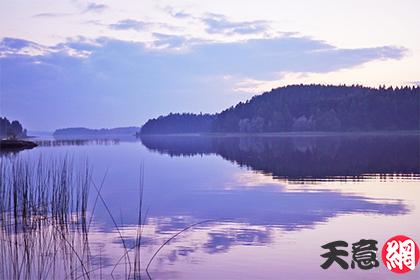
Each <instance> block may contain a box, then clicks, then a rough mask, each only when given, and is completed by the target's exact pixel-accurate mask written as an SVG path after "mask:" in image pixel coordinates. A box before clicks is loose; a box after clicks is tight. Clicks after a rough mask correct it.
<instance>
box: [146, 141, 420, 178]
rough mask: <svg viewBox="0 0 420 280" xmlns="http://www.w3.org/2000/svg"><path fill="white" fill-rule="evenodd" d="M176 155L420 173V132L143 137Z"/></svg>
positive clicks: (301, 174)
mask: <svg viewBox="0 0 420 280" xmlns="http://www.w3.org/2000/svg"><path fill="white" fill-rule="evenodd" d="M141 141H142V143H143V144H144V145H145V146H146V147H147V148H148V149H150V150H152V151H157V152H159V153H162V154H169V155H171V156H193V155H204V154H217V155H220V156H222V157H223V158H224V159H227V160H229V161H232V162H235V163H237V164H239V165H240V166H248V167H250V168H252V169H254V170H259V171H262V172H264V173H267V174H271V175H273V176H274V177H278V178H287V179H289V180H298V181H302V180H317V179H328V178H334V180H337V179H339V178H341V179H358V178H360V177H363V176H366V175H369V174H396V175H397V174H402V175H416V176H418V175H419V174H420V161H419V154H420V136H418V135H404V136H401V135H370V136H366V135H363V136H360V135H359V136H357V135H348V136H316V137H314V136H295V137H202V136H143V137H142V138H141Z"/></svg>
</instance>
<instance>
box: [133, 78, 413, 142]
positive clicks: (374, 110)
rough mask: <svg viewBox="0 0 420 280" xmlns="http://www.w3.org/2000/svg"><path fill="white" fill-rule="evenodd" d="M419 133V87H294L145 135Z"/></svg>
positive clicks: (167, 122)
mask: <svg viewBox="0 0 420 280" xmlns="http://www.w3.org/2000/svg"><path fill="white" fill-rule="evenodd" d="M384 130H420V87H419V86H416V87H408V86H407V87H402V88H392V87H390V88H385V87H380V88H368V87H363V86H327V85H293V86H286V87H280V88H277V89H273V90H271V91H270V92H266V93H264V94H262V95H258V96H254V97H252V98H251V99H250V100H248V101H246V102H241V103H239V104H237V105H236V106H234V107H231V108H229V109H226V110H224V111H222V112H221V113H217V114H212V115H210V114H205V115H202V114H200V115H195V114H172V113H171V114H169V115H167V116H160V117H159V118H157V119H151V120H149V121H147V122H146V123H145V124H144V126H143V127H142V130H141V133H142V134H168V133H207V132H243V133H255V132H288V131H384Z"/></svg>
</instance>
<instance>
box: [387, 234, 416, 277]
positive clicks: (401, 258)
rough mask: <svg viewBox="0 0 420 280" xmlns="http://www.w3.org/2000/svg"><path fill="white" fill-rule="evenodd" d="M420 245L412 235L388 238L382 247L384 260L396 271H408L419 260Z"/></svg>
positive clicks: (389, 267) (414, 266)
mask: <svg viewBox="0 0 420 280" xmlns="http://www.w3.org/2000/svg"><path fill="white" fill-rule="evenodd" d="M419 255H420V254H419V247H418V246H417V244H416V242H414V240H413V239H411V238H410V237H407V236H404V235H397V236H394V237H391V238H390V239H388V241H387V242H385V244H384V246H383V247H382V261H383V263H384V264H385V266H386V267H387V268H388V269H389V270H390V271H392V272H395V273H406V272H409V271H411V270H414V269H415V268H416V265H417V263H418V262H419Z"/></svg>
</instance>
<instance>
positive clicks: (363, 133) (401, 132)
mask: <svg viewBox="0 0 420 280" xmlns="http://www.w3.org/2000/svg"><path fill="white" fill-rule="evenodd" d="M357 135H360V136H387V135H401V136H420V130H398V131H350V132H332V131H328V132H326V131H292V132H258V133H240V132H207V133H156V134H152V133H150V134H149V133H147V134H140V135H139V136H140V137H148V136H184V137H187V136H190V137H191V136H195V137H198V136H201V137H293V136H298V137H326V136H357Z"/></svg>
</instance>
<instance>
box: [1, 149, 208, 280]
mask: <svg viewBox="0 0 420 280" xmlns="http://www.w3.org/2000/svg"><path fill="white" fill-rule="evenodd" d="M74 166H78V168H75V167H74ZM139 173H140V176H139V177H140V180H139V197H138V220H137V229H136V234H135V242H134V245H133V246H132V247H128V245H127V244H126V241H125V236H124V232H123V231H122V230H121V227H122V225H121V224H120V225H119V224H118V223H117V221H116V219H115V218H114V216H113V214H112V213H111V211H110V208H109V207H108V205H107V203H106V201H105V200H104V198H103V196H102V194H101V191H102V187H103V184H104V180H105V177H106V174H105V176H104V178H103V180H102V182H101V184H100V185H99V186H98V185H96V184H95V182H94V181H93V180H92V168H91V167H90V165H89V163H88V162H87V161H85V162H83V163H82V164H76V165H75V164H74V162H73V160H71V159H69V158H68V157H64V158H60V159H53V160H48V161H47V160H45V159H42V158H39V159H38V160H36V161H34V160H30V159H23V158H20V157H10V158H3V159H1V160H0V279H98V278H100V279H102V276H103V269H105V268H106V269H107V270H108V272H109V275H107V276H108V277H110V278H112V279H115V275H114V271H115V270H116V269H117V268H120V267H121V266H124V269H123V270H124V273H121V272H119V274H118V276H117V277H118V279H121V278H122V279H141V278H148V279H152V276H151V274H150V272H149V267H150V266H151V264H152V262H153V260H154V258H155V257H156V256H157V254H158V253H159V252H160V251H161V250H162V249H163V247H164V246H166V245H167V244H168V243H169V242H170V241H171V240H173V239H174V238H175V237H177V236H178V235H179V234H181V233H182V232H184V231H186V230H188V229H190V228H191V227H193V226H195V225H198V224H201V223H204V222H208V221H204V222H200V223H196V224H193V225H191V226H189V227H187V228H185V229H183V230H181V231H179V232H178V233H176V234H175V235H173V236H172V237H171V238H169V239H168V240H166V242H164V243H163V244H162V245H161V246H160V247H159V248H158V250H157V251H155V253H154V254H153V255H152V257H151V258H150V260H149V261H148V263H147V265H146V266H144V265H143V269H142V254H141V248H142V245H143V244H142V234H143V227H144V225H145V224H146V219H147V214H148V209H147V210H146V211H143V185H144V169H143V165H142V167H141V168H140V172H139ZM91 187H93V189H94V191H95V192H96V193H95V195H94V199H93V200H91V201H92V202H93V204H92V205H89V193H90V191H91ZM99 202H100V203H101V204H102V205H103V206H104V208H105V210H106V212H107V214H108V215H109V217H110V218H111V220H112V222H113V225H114V227H115V231H116V233H117V234H118V238H119V239H120V242H121V245H122V247H123V253H122V255H121V257H120V258H119V259H118V260H117V261H116V262H115V263H113V264H102V259H101V257H102V256H101V251H100V252H99V255H95V254H93V253H92V252H91V249H90V246H89V236H90V235H89V231H90V228H91V224H92V221H93V219H94V212H95V209H96V208H97V204H98V203H99ZM88 208H89V211H88ZM98 258H99V265H98V264H97V263H96V264H95V263H94V262H93V259H98ZM121 270H122V269H119V271H121Z"/></svg>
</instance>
